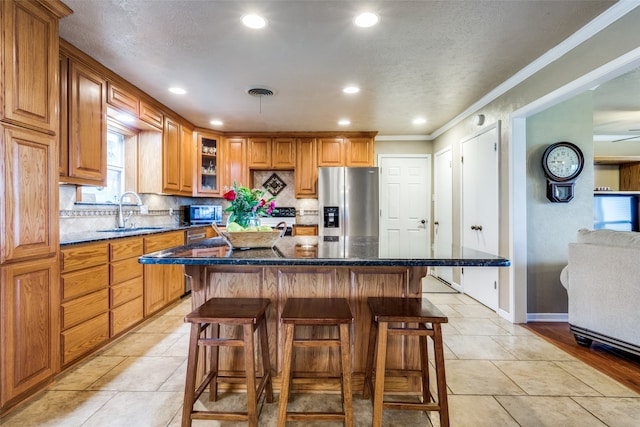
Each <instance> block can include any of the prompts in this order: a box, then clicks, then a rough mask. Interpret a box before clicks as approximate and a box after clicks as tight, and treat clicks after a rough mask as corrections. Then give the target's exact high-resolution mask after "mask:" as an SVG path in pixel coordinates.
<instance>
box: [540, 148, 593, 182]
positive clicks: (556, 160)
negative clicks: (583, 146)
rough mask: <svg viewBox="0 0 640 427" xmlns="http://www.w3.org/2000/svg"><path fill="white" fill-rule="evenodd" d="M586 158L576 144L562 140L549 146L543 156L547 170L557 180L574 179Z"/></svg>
mask: <svg viewBox="0 0 640 427" xmlns="http://www.w3.org/2000/svg"><path fill="white" fill-rule="evenodd" d="M583 164H584V160H583V157H582V152H580V149H579V148H578V147H576V146H575V145H573V144H571V143H568V142H561V143H557V144H553V145H551V146H549V148H548V149H547V151H545V155H544V157H543V166H544V168H545V172H546V173H547V175H549V177H550V178H552V179H555V180H557V181H566V180H569V179H573V178H575V177H577V176H578V174H580V172H581V171H582V166H583Z"/></svg>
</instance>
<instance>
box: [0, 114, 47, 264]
mask: <svg viewBox="0 0 640 427" xmlns="http://www.w3.org/2000/svg"><path fill="white" fill-rule="evenodd" d="M0 147H1V148H0V149H1V150H2V152H1V155H2V164H3V165H4V168H3V169H4V170H3V176H2V178H1V179H0V189H1V190H2V194H3V197H2V198H0V211H1V212H2V215H1V219H0V221H1V224H0V225H1V229H2V233H0V245H1V247H0V263H5V262H6V261H15V260H20V259H27V258H35V257H42V256H50V255H53V254H55V253H56V252H57V251H58V202H57V200H58V165H57V160H58V159H57V157H56V154H57V152H56V150H55V137H54V136H50V135H46V134H43V133H40V132H36V131H31V130H27V129H20V128H13V127H10V126H1V125H0Z"/></svg>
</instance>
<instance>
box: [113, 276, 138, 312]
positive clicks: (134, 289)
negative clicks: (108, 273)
mask: <svg viewBox="0 0 640 427" xmlns="http://www.w3.org/2000/svg"><path fill="white" fill-rule="evenodd" d="M142 284H143V280H142V276H140V277H136V278H135V279H131V280H128V281H126V282H124V283H120V284H119V285H115V286H112V287H111V307H117V306H119V305H120V304H123V303H125V302H127V301H131V300H132V299H134V298H137V297H140V296H142V290H143V287H142Z"/></svg>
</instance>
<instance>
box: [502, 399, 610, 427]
mask: <svg viewBox="0 0 640 427" xmlns="http://www.w3.org/2000/svg"><path fill="white" fill-rule="evenodd" d="M496 399H497V400H498V401H499V402H500V404H501V405H502V406H504V408H505V409H506V410H507V411H509V413H510V414H511V416H512V417H513V418H515V420H516V421H517V422H518V424H519V425H520V426H522V427H560V426H562V427H604V426H606V424H603V423H602V422H601V421H600V420H598V419H597V418H596V417H594V416H593V415H591V414H590V413H589V412H588V411H586V410H585V409H584V408H583V407H582V406H580V405H578V404H577V403H576V402H574V401H573V400H571V398H569V397H558V396H554V397H542V396H497V397H496Z"/></svg>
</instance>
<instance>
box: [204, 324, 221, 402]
mask: <svg viewBox="0 0 640 427" xmlns="http://www.w3.org/2000/svg"><path fill="white" fill-rule="evenodd" d="M209 328H210V330H211V332H210V334H211V336H210V337H211V338H219V337H220V324H219V323H212V324H211V325H210V326H209ZM207 349H208V350H205V351H209V366H210V369H209V371H210V372H213V379H212V381H211V383H209V401H210V402H215V401H217V400H218V360H219V357H218V356H219V355H220V348H219V347H218V346H217V345H216V346H207Z"/></svg>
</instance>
